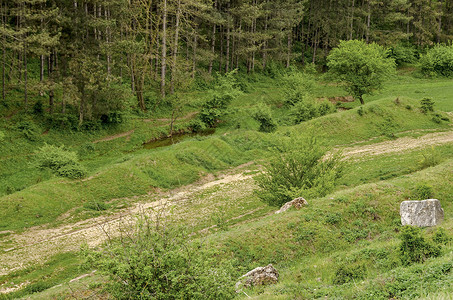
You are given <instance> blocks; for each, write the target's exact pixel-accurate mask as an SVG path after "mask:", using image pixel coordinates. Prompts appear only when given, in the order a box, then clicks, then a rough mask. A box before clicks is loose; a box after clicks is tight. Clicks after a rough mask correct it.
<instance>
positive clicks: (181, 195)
mask: <svg viewBox="0 0 453 300" xmlns="http://www.w3.org/2000/svg"><path fill="white" fill-rule="evenodd" d="M448 143H453V131H448V132H436V133H429V134H426V135H424V136H421V137H418V138H410V137H403V138H399V139H396V140H392V141H385V142H381V143H376V144H371V145H364V146H355V147H346V148H342V150H343V153H344V155H345V157H346V159H359V158H361V157H364V156H375V155H381V154H388V153H392V152H401V151H406V150H413V149H419V148H424V147H427V146H433V145H442V144H448ZM247 167H248V164H246V165H242V166H240V167H238V168H235V169H233V170H231V171H230V172H228V173H226V174H224V175H223V176H221V177H220V178H219V179H215V178H214V177H213V176H211V177H207V178H204V180H203V181H204V182H202V183H196V184H192V185H189V186H185V187H181V188H178V189H175V190H172V191H170V192H168V193H164V194H160V195H144V196H140V197H137V199H138V201H137V199H135V202H137V203H138V204H135V205H133V206H132V207H131V208H129V209H127V210H123V211H121V212H118V213H115V214H112V215H109V216H102V217H97V218H93V219H88V220H84V221H80V222H77V223H74V224H67V225H64V226H61V227H58V228H52V229H48V228H45V227H36V228H30V229H28V230H27V231H25V232H23V233H19V234H11V235H9V236H7V237H6V239H8V240H12V241H13V245H14V247H13V248H10V249H6V250H0V275H5V274H8V273H10V272H12V271H15V270H18V269H22V268H25V267H27V266H30V265H33V264H41V263H43V262H45V261H46V260H47V259H48V258H50V257H51V256H53V255H55V254H56V253H60V252H67V251H77V250H79V249H80V245H81V244H82V243H86V244H87V245H89V246H96V245H99V244H101V243H103V242H104V241H106V240H107V239H108V237H109V236H110V237H112V236H117V235H118V234H120V233H121V231H122V230H123V229H124V228H125V227H126V226H127V225H131V224H132V223H133V222H134V220H135V215H137V214H138V213H139V212H150V211H153V210H156V209H158V208H162V207H164V208H165V209H170V208H171V207H172V206H175V205H183V203H184V201H186V200H189V199H191V197H193V196H194V195H195V194H196V193H200V192H203V191H205V190H208V189H210V188H212V187H215V186H218V185H222V184H234V183H235V182H236V183H237V182H244V181H245V180H249V179H251V178H252V177H253V175H244V174H243V172H245V170H247V169H246V168H247ZM0 243H1V241H0ZM2 292H5V289H2V286H0V294H1V293H2Z"/></svg>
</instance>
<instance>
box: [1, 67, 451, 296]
mask: <svg viewBox="0 0 453 300" xmlns="http://www.w3.org/2000/svg"><path fill="white" fill-rule="evenodd" d="M249 81H250V82H249V83H248V88H247V89H245V92H244V94H243V95H242V96H240V97H239V98H237V99H236V100H235V101H234V102H233V103H232V107H231V109H230V112H229V115H228V116H227V118H226V119H227V120H228V121H226V122H224V123H220V124H219V126H218V128H217V129H216V132H215V133H214V134H213V135H210V136H198V137H190V138H187V139H185V140H184V141H182V142H180V143H178V144H175V145H172V146H167V147H162V148H156V149H151V150H150V149H144V148H143V143H144V142H146V141H149V140H152V139H153V138H156V137H160V136H164V135H166V134H168V132H169V126H168V120H167V119H165V118H166V114H167V113H166V112H160V113H158V114H156V115H154V116H134V117H131V118H130V119H129V121H128V122H127V123H125V124H123V125H121V126H119V127H117V128H111V129H108V130H101V131H97V132H94V133H90V132H67V133H61V132H59V131H57V130H53V129H50V130H48V128H45V127H39V126H38V125H36V124H39V123H38V122H37V121H36V120H35V119H31V120H29V121H30V122H32V123H33V124H35V125H33V126H36V127H37V128H35V138H32V139H30V138H29V137H27V136H26V134H25V133H24V131H23V130H22V129H18V128H17V127H13V123H14V122H16V121H17V120H15V119H14V118H18V117H16V116H13V117H12V118H11V119H9V120H7V119H5V120H3V121H2V122H3V123H2V124H1V127H2V129H0V130H2V131H4V132H5V133H6V138H5V139H4V140H3V143H2V148H1V149H0V159H1V169H0V173H1V177H0V178H1V179H0V184H1V186H2V188H3V190H0V193H1V194H0V195H1V197H0V232H1V233H0V251H2V252H4V253H7V251H6V250H8V249H9V248H12V247H16V246H17V245H15V241H14V239H13V238H12V237H13V236H14V235H15V234H19V235H20V234H21V233H26V232H27V230H29V228H30V227H34V226H38V225H40V226H42V227H40V228H58V226H61V225H64V224H71V223H72V222H76V221H79V220H89V218H92V217H97V216H103V215H106V216H107V215H114V214H116V213H119V212H121V211H122V209H124V208H128V207H132V206H133V205H134V204H135V203H136V202H137V201H143V202H147V201H154V200H155V199H157V198H158V197H160V195H166V194H165V193H167V192H170V193H171V190H172V189H175V188H181V187H184V186H187V185H189V184H192V183H194V182H197V181H198V182H201V183H202V182H206V181H207V182H210V181H213V180H215V179H216V177H217V178H222V176H224V174H225V172H227V171H226V170H230V169H232V168H234V167H237V166H241V165H242V166H241V167H240V168H239V169H235V171H234V172H236V173H238V174H242V176H245V178H244V179H242V180H239V181H238V180H236V181H231V182H225V183H222V184H218V185H213V186H208V187H205V188H202V189H193V190H190V188H182V190H183V191H185V192H187V193H188V194H187V196H184V198H183V199H186V198H187V199H189V200H184V202H183V205H175V206H174V207H173V208H172V215H174V216H175V218H174V219H173V222H176V223H177V224H179V225H183V226H184V227H186V228H187V229H188V230H189V231H192V232H194V233H196V234H195V236H194V238H202V239H203V240H205V241H206V242H207V243H209V245H210V247H212V248H215V249H218V251H219V253H220V255H219V256H218V259H219V261H223V260H230V261H231V262H232V263H233V265H234V267H235V269H236V270H237V274H235V275H237V276H240V275H242V274H244V273H246V272H247V271H249V270H251V269H253V268H255V267H257V266H261V265H267V264H268V263H272V264H274V266H275V267H276V268H277V269H278V270H279V272H280V279H279V283H278V284H277V285H273V286H267V287H256V288H252V289H248V290H247V291H246V292H247V294H248V295H249V296H251V297H252V298H257V299H312V298H324V297H328V298H339V299H342V298H345V299H350V298H354V297H355V296H358V297H359V298H363V299H381V298H382V299H389V298H392V297H393V298H398V299H414V298H426V299H435V298H436V297H441V296H443V295H449V294H451V293H453V289H452V285H451V282H452V280H453V277H452V276H453V275H452V274H453V272H451V271H450V270H453V266H452V264H451V261H452V253H453V252H452V251H453V245H452V243H451V242H450V243H448V244H447V245H445V246H444V247H443V250H442V255H441V256H440V257H438V258H432V259H429V260H428V261H427V262H425V264H416V265H413V266H403V265H402V264H401V261H400V260H399V258H398V255H397V252H398V251H397V248H398V245H399V241H400V240H399V231H400V227H401V226H400V217H399V203H400V202H401V201H403V200H407V199H417V197H418V195H417V187H418V186H420V185H424V186H429V187H430V188H431V189H432V197H435V198H437V199H440V201H441V203H442V206H443V208H444V210H445V216H446V218H445V222H444V223H443V224H442V226H441V228H444V229H445V230H446V232H447V233H448V234H449V235H450V236H452V232H453V221H452V219H451V217H450V215H451V213H452V212H453V198H452V195H453V190H452V186H453V177H452V175H453V173H452V172H451V170H452V169H453V144H452V142H451V141H443V142H442V141H437V140H436V139H435V138H437V137H438V136H437V135H436V134H441V135H442V134H448V133H449V132H451V122H450V121H448V119H449V117H450V116H449V115H448V114H447V112H451V111H453V99H452V97H451V96H450V95H451V94H452V93H450V92H453V87H452V85H451V81H448V80H444V79H431V80H427V79H418V78H414V77H412V76H409V75H407V74H400V75H398V76H397V77H396V78H394V79H393V80H392V81H391V82H389V84H387V85H386V88H385V90H383V91H382V92H380V93H378V94H375V95H372V96H368V97H365V101H366V103H367V104H366V105H364V106H363V107H359V106H358V105H357V103H342V104H341V107H344V108H345V109H346V110H341V111H338V112H336V113H333V114H329V115H326V116H323V117H320V118H316V119H313V120H310V121H307V122H303V123H301V124H299V125H290V124H291V122H290V121H288V120H289V118H290V115H289V114H288V111H287V109H286V108H285V107H284V106H282V102H283V100H282V94H281V89H280V85H279V84H280V83H279V81H278V80H275V79H270V78H266V77H259V76H257V77H254V78H252V79H250V80H249ZM315 93H316V97H318V98H322V97H335V96H345V94H344V92H342V91H341V89H340V88H339V87H338V86H335V85H333V84H324V83H319V84H318V85H317V86H316V89H315ZM188 97H193V98H194V99H195V98H197V97H201V98H202V97H205V96H202V93H194V94H191V95H189V96H188ZM424 97H431V98H433V100H434V101H435V103H436V106H435V108H436V113H438V114H440V116H442V117H444V119H445V120H440V121H439V120H438V119H433V116H434V115H433V114H424V113H423V112H421V111H420V104H419V101H420V100H421V99H422V98H424ZM201 98H197V99H198V100H197V101H201V100H200V99H201ZM397 98H398V100H397V101H395V99H397ZM260 103H266V104H268V105H270V107H271V109H272V114H273V115H274V117H275V118H276V120H277V122H278V123H279V124H281V125H280V126H279V128H278V130H277V131H276V132H275V133H271V134H266V133H260V132H258V131H257V129H258V126H259V125H258V123H257V122H256V121H255V120H254V119H253V118H252V117H251V112H252V111H253V109H254V107H256V106H257V105H258V104H260ZM194 112H195V111H194V107H187V108H186V110H185V111H184V115H186V116H188V117H187V118H184V117H183V116H182V117H181V118H180V120H179V121H178V122H177V123H178V124H177V129H178V130H179V129H181V130H184V128H187V126H188V124H189V122H190V120H191V119H192V118H194V117H195V116H196V112H195V113H194ZM311 134H315V135H316V136H317V137H318V139H319V140H320V141H321V142H322V144H323V145H325V146H326V147H328V148H335V149H339V150H343V152H344V153H345V155H347V156H346V160H345V162H346V167H345V172H344V173H345V174H344V176H343V178H341V180H340V183H339V185H338V186H337V188H336V190H335V191H334V192H333V193H331V194H329V195H327V196H326V197H322V198H317V199H307V200H308V201H309V205H308V206H307V207H305V208H303V209H302V210H300V211H293V210H290V211H289V212H287V213H285V214H279V215H274V214H273V211H274V210H276V208H275V207H270V206H268V205H266V204H264V203H263V202H261V201H260V199H259V198H258V196H257V194H256V193H255V191H256V190H257V186H256V184H255V182H254V179H253V176H254V175H255V174H258V173H259V172H260V164H262V163H264V162H265V161H266V160H267V159H268V158H269V157H270V155H272V151H273V150H272V149H273V148H274V147H275V146H278V145H279V144H280V143H281V142H282V140H284V139H289V138H291V137H298V138H303V137H304V136H308V135H311ZM425 136H432V137H433V141H434V142H433V143H432V144H423V143H421V144H420V145H419V146H417V147H413V148H411V147H407V146H406V145H405V144H401V145H400V146H401V149H398V148H397V149H396V150H395V151H390V152H383V153H379V152H376V153H373V154H372V155H354V154H348V153H349V152H348V151H350V150H351V149H359V147H368V146H369V147H375V146H378V145H384V146H385V145H387V144H385V143H389V145H393V144H397V145H399V144H398V143H399V142H400V141H405V143H406V142H407V144H411V143H415V141H416V140H417V138H419V137H425ZM441 137H442V136H441ZM44 143H51V144H56V145H60V144H64V145H65V146H66V147H67V148H68V149H70V150H72V151H76V152H77V153H78V155H79V157H80V159H81V162H82V164H83V165H84V166H85V167H86V168H87V170H88V176H87V177H86V178H85V179H82V180H69V179H63V178H61V177H56V176H55V175H52V174H51V173H50V172H49V171H43V170H39V169H37V168H36V166H35V165H34V164H33V161H34V159H33V157H34V152H35V151H36V149H37V148H38V147H40V146H41V145H43V144H44ZM360 149H361V148H360ZM350 152H351V151H350ZM351 153H352V152H351ZM348 155H349V156H348ZM251 161H253V162H254V163H253V164H246V165H243V164H245V163H247V162H251ZM210 174H214V177H213V176H212V175H210ZM138 196H140V197H138ZM170 198H171V197H170ZM434 233H435V229H425V230H424V232H423V234H424V235H425V236H427V238H431V236H433V234H434ZM82 261H83V259H82V258H81V257H79V256H78V255H77V254H76V253H74V252H66V253H60V254H56V255H54V256H52V257H51V258H50V259H49V260H47V261H45V262H43V263H42V264H40V265H35V266H31V267H28V268H26V269H22V270H18V271H15V272H12V273H9V274H6V275H1V276H0V286H1V287H2V288H7V287H14V286H17V285H20V284H23V286H24V288H22V289H20V290H19V291H16V292H14V293H12V294H9V295H2V294H0V299H2V298H5V299H12V298H20V297H27V298H28V297H29V295H32V294H33V296H32V299H52V298H54V299H60V298H65V297H67V298H70V297H86V296H89V295H97V296H96V297H98V296H99V297H101V295H103V292H102V289H101V287H102V282H103V281H104V280H105V278H104V277H103V276H101V275H99V274H97V273H96V274H94V275H93V274H91V271H92V270H91V269H84V268H81V267H80V265H81V263H82ZM340 266H342V267H345V268H355V267H357V266H359V267H360V268H358V269H357V270H360V274H359V277H358V278H360V279H359V280H354V281H352V282H346V283H344V284H338V283H335V280H336V278H337V277H338V270H339V268H340ZM81 274H90V276H88V277H86V278H83V279H80V280H77V281H74V282H72V283H69V281H70V280H71V279H73V278H76V277H77V276H79V275H81ZM419 282H422V283H423V284H418V283H419ZM59 284H62V286H58V287H56V288H52V289H49V288H50V287H53V286H56V285H59ZM233 284H234V283H233ZM104 296H105V295H104ZM241 297H244V298H246V296H245V295H243V294H241V295H238V298H241Z"/></svg>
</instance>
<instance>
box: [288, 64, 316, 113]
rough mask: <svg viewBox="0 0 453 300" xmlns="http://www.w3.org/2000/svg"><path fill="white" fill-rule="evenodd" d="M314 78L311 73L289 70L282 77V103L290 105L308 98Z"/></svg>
mask: <svg viewBox="0 0 453 300" xmlns="http://www.w3.org/2000/svg"><path fill="white" fill-rule="evenodd" d="M314 84H315V80H314V78H313V75H310V74H308V73H301V72H297V71H293V72H290V73H289V74H288V75H286V76H284V77H283V95H284V103H285V104H287V105H290V106H293V105H295V104H296V103H298V102H300V101H302V100H304V99H307V98H310V95H311V94H312V92H313V87H314Z"/></svg>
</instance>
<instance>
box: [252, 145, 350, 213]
mask: <svg viewBox="0 0 453 300" xmlns="http://www.w3.org/2000/svg"><path fill="white" fill-rule="evenodd" d="M326 154H327V150H326V149H325V148H323V147H322V146H321V145H320V144H319V143H318V142H317V140H316V139H315V138H314V137H311V138H308V139H304V140H296V139H291V140H289V141H282V146H281V147H280V148H279V149H278V150H277V152H276V153H275V155H274V157H273V158H272V159H271V160H270V162H269V163H268V164H267V165H265V166H264V173H263V174H261V175H260V176H258V177H257V178H256V181H257V183H258V186H259V187H260V189H259V190H258V191H257V195H258V197H260V198H261V199H262V200H263V201H264V202H266V203H268V204H269V205H272V206H281V205H283V204H284V203H286V202H288V201H290V200H292V199H294V198H296V197H301V196H303V197H308V198H310V197H318V196H324V195H326V194H327V193H328V192H330V191H332V190H333V188H334V187H335V184H336V182H337V180H338V179H339V178H340V177H341V173H342V169H343V168H342V167H343V164H342V163H341V160H340V155H339V154H338V153H336V154H329V155H326Z"/></svg>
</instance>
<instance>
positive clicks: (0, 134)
mask: <svg viewBox="0 0 453 300" xmlns="http://www.w3.org/2000/svg"><path fill="white" fill-rule="evenodd" d="M4 139H5V133H4V132H3V131H0V142H3V140H4Z"/></svg>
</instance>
